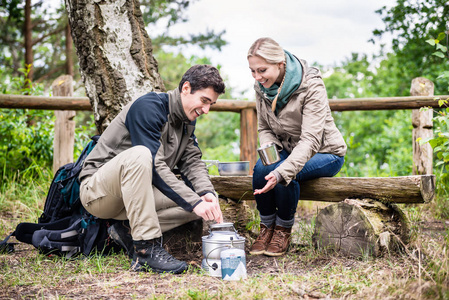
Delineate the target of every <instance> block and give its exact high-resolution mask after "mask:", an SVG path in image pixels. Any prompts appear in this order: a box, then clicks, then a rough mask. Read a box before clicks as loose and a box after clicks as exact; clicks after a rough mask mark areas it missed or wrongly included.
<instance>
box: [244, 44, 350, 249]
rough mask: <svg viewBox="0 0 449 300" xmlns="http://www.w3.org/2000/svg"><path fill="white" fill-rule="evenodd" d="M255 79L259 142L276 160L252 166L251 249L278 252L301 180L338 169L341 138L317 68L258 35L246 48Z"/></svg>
mask: <svg viewBox="0 0 449 300" xmlns="http://www.w3.org/2000/svg"><path fill="white" fill-rule="evenodd" d="M247 59H248V63H249V68H250V70H251V73H252V75H253V77H254V79H255V80H256V82H255V84H254V89H255V91H256V103H257V116H258V127H259V128H258V131H259V141H260V145H261V146H264V145H267V144H269V143H275V144H276V147H277V149H278V151H279V152H280V153H279V154H280V157H281V160H280V161H278V162H277V163H274V164H272V165H268V166H264V165H263V164H262V162H261V160H260V159H259V160H258V161H257V163H256V166H255V167H254V174H253V188H254V195H255V198H256V202H257V209H258V210H259V213H260V219H261V224H260V233H259V236H258V237H257V239H256V241H255V242H254V243H253V245H252V247H251V249H250V253H251V254H265V255H268V256H281V255H283V254H284V253H285V252H286V251H287V248H288V246H289V244H290V235H291V230H292V226H293V224H294V221H295V219H294V217H295V212H296V207H297V204H298V199H299V191H300V183H301V182H303V181H306V180H309V179H314V178H318V177H332V176H334V175H335V174H337V173H338V172H339V171H340V169H341V167H342V165H343V163H344V155H345V153H346V144H345V141H344V139H343V137H342V135H341V133H340V132H339V131H338V129H337V127H336V126H335V123H334V120H333V118H332V115H331V111H330V108H329V103H328V99H327V93H326V88H325V86H324V83H323V80H322V78H321V73H320V71H319V70H318V69H317V68H315V67H310V66H308V65H307V63H306V62H305V61H304V60H299V59H298V58H296V57H295V56H294V55H292V54H290V53H289V52H288V51H285V50H283V49H282V48H281V47H280V46H279V44H278V43H277V42H275V41H274V40H273V39H271V38H260V39H258V40H257V41H255V42H254V43H253V45H252V46H251V48H250V49H249V51H248V56H247Z"/></svg>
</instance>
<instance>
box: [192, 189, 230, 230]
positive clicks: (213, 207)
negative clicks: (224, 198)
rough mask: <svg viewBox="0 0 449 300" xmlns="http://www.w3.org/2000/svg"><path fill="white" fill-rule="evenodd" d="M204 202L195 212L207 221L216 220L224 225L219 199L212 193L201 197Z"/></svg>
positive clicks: (196, 207)
mask: <svg viewBox="0 0 449 300" xmlns="http://www.w3.org/2000/svg"><path fill="white" fill-rule="evenodd" d="M201 199H202V200H203V202H201V203H200V204H198V205H197V206H195V208H194V209H193V212H194V213H196V214H197V215H198V216H200V217H201V218H203V219H204V220H206V221H212V220H215V221H216V222H217V223H223V214H222V213H221V209H220V204H219V203H218V199H217V197H215V195H213V194H212V193H207V194H205V195H203V196H201Z"/></svg>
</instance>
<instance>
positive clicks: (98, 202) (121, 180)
mask: <svg viewBox="0 0 449 300" xmlns="http://www.w3.org/2000/svg"><path fill="white" fill-rule="evenodd" d="M152 161H153V158H152V156H151V152H150V150H149V149H148V148H146V147H144V146H135V147H132V148H130V149H128V150H126V151H123V152H121V153H120V154H118V155H117V156H116V157H114V158H113V159H112V160H110V161H109V162H107V163H106V164H105V165H103V166H102V167H101V168H100V169H98V171H97V172H96V173H94V174H93V175H92V176H91V177H89V178H85V179H84V180H83V181H82V183H81V187H80V198H81V203H82V204H83V206H84V207H85V208H86V210H87V211H88V212H89V213H91V214H92V215H94V216H96V217H99V218H102V219H117V220H126V219H129V224H130V227H131V235H132V237H133V240H135V241H140V240H151V239H154V238H157V237H160V236H161V235H162V232H165V231H167V230H170V229H173V228H175V227H178V226H180V225H182V224H185V223H188V222H190V221H193V220H196V219H198V218H199V217H198V216H197V215H196V214H195V213H193V212H192V213H190V212H187V211H185V210H184V209H182V208H181V207H180V206H178V205H177V204H176V203H175V202H174V201H172V200H171V199H169V198H168V197H166V196H165V195H164V194H162V192H161V191H159V190H158V189H157V188H155V187H154V186H153V185H152V184H151V182H152V175H153V163H152Z"/></svg>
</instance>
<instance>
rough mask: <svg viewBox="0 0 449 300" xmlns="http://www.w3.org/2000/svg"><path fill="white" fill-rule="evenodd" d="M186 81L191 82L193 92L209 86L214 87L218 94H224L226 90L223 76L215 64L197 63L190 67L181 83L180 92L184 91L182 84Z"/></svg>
mask: <svg viewBox="0 0 449 300" xmlns="http://www.w3.org/2000/svg"><path fill="white" fill-rule="evenodd" d="M186 81H188V82H189V83H190V87H191V91H190V93H191V94H193V93H195V92H196V91H198V90H202V89H207V88H208V87H211V88H213V89H214V91H215V92H216V93H218V94H223V93H224V92H225V84H224V82H223V78H221V76H220V73H219V72H218V70H217V68H215V67H213V66H209V65H195V66H193V67H191V68H190V69H188V70H187V72H185V73H184V75H183V76H182V79H181V82H180V83H179V92H181V91H182V86H183V84H184V82H186Z"/></svg>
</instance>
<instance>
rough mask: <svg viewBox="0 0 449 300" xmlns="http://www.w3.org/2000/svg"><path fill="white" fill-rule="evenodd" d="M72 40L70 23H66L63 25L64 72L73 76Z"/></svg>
mask: <svg viewBox="0 0 449 300" xmlns="http://www.w3.org/2000/svg"><path fill="white" fill-rule="evenodd" d="M72 51H73V40H72V36H71V32H70V25H69V24H68V23H67V26H66V27H65V60H66V61H65V72H66V74H67V75H70V76H72V78H73V75H74V74H73V59H72Z"/></svg>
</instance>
